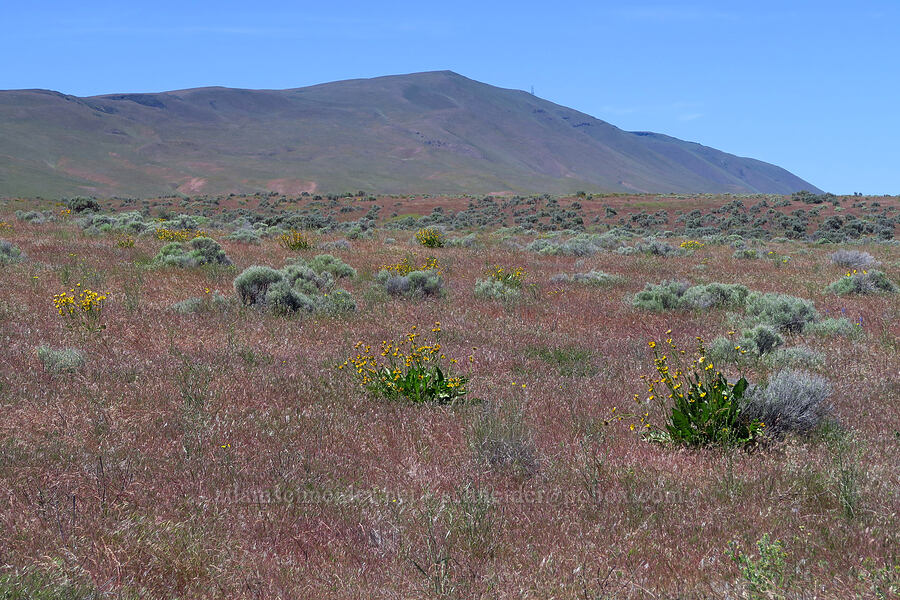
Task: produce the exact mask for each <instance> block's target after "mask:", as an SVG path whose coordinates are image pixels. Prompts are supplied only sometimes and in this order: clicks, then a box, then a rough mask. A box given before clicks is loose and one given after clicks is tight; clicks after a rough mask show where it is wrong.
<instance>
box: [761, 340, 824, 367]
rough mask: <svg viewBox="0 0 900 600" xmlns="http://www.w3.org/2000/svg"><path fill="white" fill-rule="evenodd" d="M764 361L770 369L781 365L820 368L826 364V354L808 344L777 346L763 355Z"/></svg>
mask: <svg viewBox="0 0 900 600" xmlns="http://www.w3.org/2000/svg"><path fill="white" fill-rule="evenodd" d="M762 363H763V364H764V365H766V366H767V367H768V368H770V369H774V368H781V367H796V368H799V367H805V368H807V369H818V368H820V367H821V366H822V365H824V364H825V355H824V354H822V353H821V352H818V351H816V350H813V349H812V348H810V347H808V346H791V347H790V348H776V349H775V350H772V351H771V352H769V353H767V354H765V355H763V357H762Z"/></svg>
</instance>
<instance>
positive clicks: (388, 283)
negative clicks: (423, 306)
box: [376, 270, 445, 299]
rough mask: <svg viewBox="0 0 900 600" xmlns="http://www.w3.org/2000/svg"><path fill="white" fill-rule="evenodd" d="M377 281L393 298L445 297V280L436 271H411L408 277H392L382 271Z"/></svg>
mask: <svg viewBox="0 0 900 600" xmlns="http://www.w3.org/2000/svg"><path fill="white" fill-rule="evenodd" d="M376 281H378V282H379V283H380V284H382V285H383V286H384V289H385V290H386V291H387V293H388V294H390V295H391V296H403V297H404V298H411V299H422V298H428V297H440V296H442V295H444V293H445V289H444V280H443V278H441V276H440V275H439V274H438V273H437V272H436V271H430V270H429V271H410V272H409V273H407V274H406V275H391V273H390V272H389V271H380V272H379V273H378V275H377V277H376Z"/></svg>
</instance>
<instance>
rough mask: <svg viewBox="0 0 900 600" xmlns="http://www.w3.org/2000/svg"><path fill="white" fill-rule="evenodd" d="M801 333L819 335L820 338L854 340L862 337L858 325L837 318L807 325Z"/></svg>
mask: <svg viewBox="0 0 900 600" xmlns="http://www.w3.org/2000/svg"><path fill="white" fill-rule="evenodd" d="M803 333H810V334H812V335H820V336H822V337H834V336H843V337H849V338H855V337H859V336H860V335H862V333H863V330H862V327H861V326H860V325H858V324H857V323H854V322H853V321H851V320H850V319H848V318H846V317H839V318H837V319H833V318H832V319H823V320H822V321H819V322H818V323H809V324H808V325H807V326H806V327H804V328H803Z"/></svg>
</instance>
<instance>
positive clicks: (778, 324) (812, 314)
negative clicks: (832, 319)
mask: <svg viewBox="0 0 900 600" xmlns="http://www.w3.org/2000/svg"><path fill="white" fill-rule="evenodd" d="M746 314H747V317H748V320H749V322H750V323H754V324H763V325H770V326H771V327H774V328H776V329H779V330H782V331H792V332H798V331H802V330H803V327H804V326H806V324H807V323H812V322H814V321H817V320H818V319H819V313H818V312H817V311H816V308H815V305H814V304H813V303H812V301H810V300H805V299H803V298H797V297H796V296H790V295H787V294H769V293H761V292H752V293H751V294H750V295H749V296H747V302H746Z"/></svg>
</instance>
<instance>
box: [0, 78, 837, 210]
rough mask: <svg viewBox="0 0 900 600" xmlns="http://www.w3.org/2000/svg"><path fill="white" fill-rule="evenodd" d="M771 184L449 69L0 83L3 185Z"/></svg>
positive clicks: (184, 190) (777, 176)
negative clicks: (58, 84)
mask: <svg viewBox="0 0 900 600" xmlns="http://www.w3.org/2000/svg"><path fill="white" fill-rule="evenodd" d="M356 189H363V190H366V191H371V192H380V193H410V192H430V193H460V192H473V193H499V192H505V191H512V192H549V193H570V192H574V191H576V190H582V189H583V190H587V191H621V192H651V193H655V192H661V193H662V192H674V193H699V192H708V193H750V192H760V193H778V194H789V193H792V192H795V191H798V190H801V189H808V190H811V191H815V192H819V191H821V190H818V189H817V188H816V187H815V186H813V185H811V184H809V183H807V182H806V181H804V180H802V179H800V178H798V177H796V176H795V175H793V174H791V173H789V172H788V171H786V170H784V169H782V168H780V167H777V166H775V165H771V164H768V163H765V162H762V161H758V160H754V159H750V158H742V157H738V156H734V155H732V154H727V153H725V152H721V151H719V150H715V149H713V148H709V147H706V146H702V145H700V144H696V143H692V142H686V141H683V140H679V139H676V138H672V137H669V136H665V135H661V134H656V133H650V132H628V131H623V130H621V129H619V128H617V127H615V126H613V125H611V124H609V123H606V122H604V121H601V120H599V119H596V118H594V117H591V116H590V115H586V114H584V113H581V112H578V111H576V110H572V109H570V108H566V107H564V106H560V105H558V104H554V103H552V102H549V101H547V100H542V99H541V98H538V97H535V96H533V95H531V94H528V93H526V92H522V91H517V90H508V89H501V88H497V87H494V86H491V85H487V84H484V83H480V82H477V81H473V80H471V79H468V78H466V77H463V76H461V75H458V74H456V73H453V72H450V71H439V72H427V73H415V74H410V75H397V76H388V77H378V78H374V79H356V80H348V81H339V82H334V83H326V84H322V85H315V86H310V87H304V88H297V89H291V90H244V89H232V88H221V87H213V88H198V89H189V90H179V91H171V92H163V93H156V94H114V95H104V96H94V97H89V98H79V97H75V96H69V95H65V94H61V93H59V92H53V91H48V90H12V91H0V195H7V196H12V195H23V196H24V195H43V196H49V197H53V196H72V195H78V194H95V195H132V196H145V197H146V196H156V195H164V194H188V195H190V194H222V193H229V192H235V193H242V192H243V193H246V192H256V191H275V192H279V193H285V194H299V193H300V192H303V191H308V192H315V191H335V192H343V191H347V190H356Z"/></svg>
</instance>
